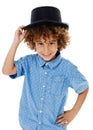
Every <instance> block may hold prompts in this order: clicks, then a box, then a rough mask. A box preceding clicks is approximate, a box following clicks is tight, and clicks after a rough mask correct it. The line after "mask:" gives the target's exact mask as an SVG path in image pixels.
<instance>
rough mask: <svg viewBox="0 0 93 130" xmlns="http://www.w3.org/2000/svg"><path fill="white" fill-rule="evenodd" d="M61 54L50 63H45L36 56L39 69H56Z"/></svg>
mask: <svg viewBox="0 0 93 130" xmlns="http://www.w3.org/2000/svg"><path fill="white" fill-rule="evenodd" d="M61 60H62V58H61V54H60V53H59V54H58V55H57V57H56V58H55V59H53V60H52V61H49V62H46V61H44V60H43V59H42V58H41V57H40V56H39V55H38V62H39V65H40V66H41V67H43V66H49V67H50V68H51V69H52V68H54V67H56V66H57V65H58V64H59V63H60V62H61Z"/></svg>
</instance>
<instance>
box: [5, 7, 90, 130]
mask: <svg viewBox="0 0 93 130" xmlns="http://www.w3.org/2000/svg"><path fill="white" fill-rule="evenodd" d="M68 28H69V26H68V24H66V23H63V22H62V21H61V15H60V11H59V9H57V8H55V7H49V6H44V7H38V8H35V9H33V10H32V14H31V24H29V25H27V26H25V27H24V26H20V27H19V28H18V29H17V31H16V32H15V37H14V40H13V43H12V46H11V48H10V50H9V52H8V54H7V57H6V59H5V63H4V66H3V73H4V74H6V75H9V76H10V77H11V78H17V77H19V76H23V75H24V84H23V90H22V96H21V100H20V108H19V120H20V125H21V127H22V129H23V130H66V126H67V125H68V124H69V123H70V122H71V121H72V120H73V119H74V118H75V116H76V115H77V113H78V112H79V110H80V108H81V106H82V104H83V102H84V100H85V98H86V96H87V93H88V82H87V80H86V79H85V77H84V76H83V75H82V74H81V73H80V72H79V70H78V69H77V67H76V66H75V65H73V63H71V62H70V61H68V60H66V59H64V58H63V57H61V54H60V51H61V50H62V49H64V48H66V46H67V44H68V43H69V41H70V38H69V34H68ZM23 40H24V42H26V44H27V45H28V47H29V48H30V49H33V50H35V51H36V52H37V53H36V54H33V55H27V56H24V57H22V58H20V59H19V60H17V61H14V57H15V54H16V50H17V48H18V46H19V44H20V43H21V42H22V41H23ZM68 87H71V88H73V89H74V90H75V92H76V93H77V94H78V97H77V100H76V102H75V105H74V106H73V107H72V109H71V110H67V111H64V105H65V102H66V99H67V92H68Z"/></svg>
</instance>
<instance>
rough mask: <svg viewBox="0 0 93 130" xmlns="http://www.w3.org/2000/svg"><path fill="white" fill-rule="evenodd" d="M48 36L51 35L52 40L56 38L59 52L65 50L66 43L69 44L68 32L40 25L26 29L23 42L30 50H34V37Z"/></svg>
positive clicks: (63, 29)
mask: <svg viewBox="0 0 93 130" xmlns="http://www.w3.org/2000/svg"><path fill="white" fill-rule="evenodd" d="M50 34H52V36H53V37H54V38H57V42H58V50H59V51H61V50H62V49H65V48H66V46H67V45H68V43H70V37H69V33H68V30H67V29H65V28H62V27H60V26H53V25H52V26H49V25H40V26H35V27H32V28H30V29H28V30H27V33H26V35H25V38H24V42H25V43H26V44H27V46H28V47H29V48H30V49H32V50H34V49H35V43H34V38H35V37H36V36H42V35H43V36H44V37H49V35H50Z"/></svg>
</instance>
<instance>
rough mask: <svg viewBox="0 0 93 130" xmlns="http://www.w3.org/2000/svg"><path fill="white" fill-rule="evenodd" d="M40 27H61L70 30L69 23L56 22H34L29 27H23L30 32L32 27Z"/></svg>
mask: <svg viewBox="0 0 93 130" xmlns="http://www.w3.org/2000/svg"><path fill="white" fill-rule="evenodd" d="M39 25H54V26H60V27H62V28H65V29H67V30H68V29H69V25H68V24H67V23H59V22H54V21H38V22H34V23H31V24H29V25H26V26H24V27H23V29H24V30H28V29H30V28H32V27H35V26H39Z"/></svg>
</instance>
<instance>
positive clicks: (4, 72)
mask: <svg viewBox="0 0 93 130" xmlns="http://www.w3.org/2000/svg"><path fill="white" fill-rule="evenodd" d="M2 73H3V74H5V75H9V70H6V69H5V68H4V67H3V68H2Z"/></svg>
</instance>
